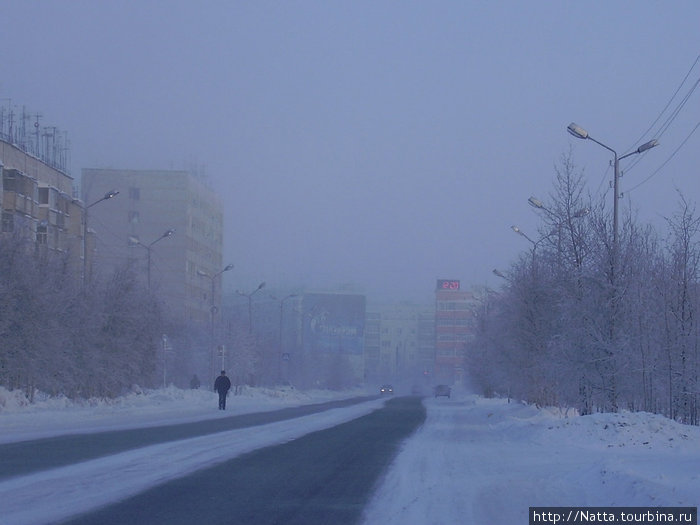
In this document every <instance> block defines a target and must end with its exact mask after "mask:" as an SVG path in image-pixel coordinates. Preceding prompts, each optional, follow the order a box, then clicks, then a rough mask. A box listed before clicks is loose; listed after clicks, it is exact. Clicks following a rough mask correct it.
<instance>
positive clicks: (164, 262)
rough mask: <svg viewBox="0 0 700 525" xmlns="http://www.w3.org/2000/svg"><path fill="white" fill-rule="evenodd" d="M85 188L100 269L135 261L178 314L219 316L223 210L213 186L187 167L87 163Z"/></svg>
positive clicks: (206, 318) (190, 317)
mask: <svg viewBox="0 0 700 525" xmlns="http://www.w3.org/2000/svg"><path fill="white" fill-rule="evenodd" d="M81 190H82V191H81V192H82V197H83V201H84V202H85V203H86V208H87V210H88V214H87V221H86V222H87V228H88V230H91V231H94V232H95V247H94V250H95V251H94V259H95V268H96V269H97V268H99V271H100V272H101V273H105V274H107V275H108V274H109V273H110V272H113V271H114V270H116V269H118V268H120V267H124V266H131V267H132V268H135V269H136V270H137V272H138V273H139V274H140V275H141V276H142V277H143V279H144V281H145V282H146V283H147V285H148V286H149V287H151V288H152V289H154V290H155V291H157V293H158V294H159V295H160V296H161V297H163V298H164V299H165V302H166V304H167V305H168V307H169V308H170V310H171V312H170V313H171V314H173V315H174V316H176V317H177V318H180V319H183V320H186V321H194V322H202V323H208V322H213V319H212V316H215V315H220V312H221V275H222V272H223V270H224V268H223V267H222V248H223V212H222V207H221V203H220V201H219V199H218V197H217V196H216V194H215V193H214V192H213V191H212V190H211V189H209V188H207V187H206V186H205V185H204V184H203V183H202V182H201V181H200V180H199V179H197V178H196V177H195V176H193V175H192V174H190V173H189V172H187V171H170V170H168V171H164V170H120V169H83V171H82V187H81ZM110 192H118V195H117V196H115V197H114V198H110V199H109V200H105V199H104V196H105V195H107V194H108V193H110ZM102 201H104V202H102Z"/></svg>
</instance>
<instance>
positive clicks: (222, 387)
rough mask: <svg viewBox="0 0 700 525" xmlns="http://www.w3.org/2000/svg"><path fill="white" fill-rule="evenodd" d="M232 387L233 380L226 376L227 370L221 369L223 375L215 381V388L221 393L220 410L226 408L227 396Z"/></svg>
mask: <svg viewBox="0 0 700 525" xmlns="http://www.w3.org/2000/svg"><path fill="white" fill-rule="evenodd" d="M230 389H231V380H230V379H229V378H228V377H226V370H222V371H221V375H220V376H219V377H217V378H216V381H214V390H216V391H217V392H218V393H219V410H226V396H227V395H228V391H229V390H230Z"/></svg>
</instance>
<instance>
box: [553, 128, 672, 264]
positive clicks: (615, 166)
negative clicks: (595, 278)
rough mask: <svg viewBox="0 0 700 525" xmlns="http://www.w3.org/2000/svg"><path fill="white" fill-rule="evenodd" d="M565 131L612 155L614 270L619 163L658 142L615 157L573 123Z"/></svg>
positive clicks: (656, 143) (655, 141) (618, 196)
mask: <svg viewBox="0 0 700 525" xmlns="http://www.w3.org/2000/svg"><path fill="white" fill-rule="evenodd" d="M566 130H567V131H568V132H569V133H570V134H571V135H573V136H574V137H576V138H577V139H583V140H585V139H588V140H592V141H593V142H595V143H596V144H598V145H599V146H602V147H604V148H605V149H606V150H608V151H610V152H611V153H612V154H613V171H614V175H613V194H614V195H613V199H614V201H613V268H614V261H615V257H617V248H618V246H617V245H618V240H617V230H618V215H619V212H618V201H619V200H620V161H621V160H622V159H625V158H627V157H630V156H632V155H637V154H639V153H644V152H645V151H647V150H650V149H651V148H653V147H654V146H658V144H659V141H658V140H656V139H653V140H650V141H649V142H645V143H644V144H642V145H641V146H639V147H638V148H637V149H636V150H634V151H631V152H629V153H626V154H624V155H623V156H622V157H618V156H617V152H616V151H615V150H614V149H612V148H611V147H610V146H606V145H605V144H603V143H602V142H599V141H597V140H596V139H594V138H593V137H591V136H590V135H589V134H588V132H587V131H586V130H585V129H583V128H582V127H581V126H579V125H578V124H576V123H575V122H572V123H571V124H569V125H568V126H567V128H566Z"/></svg>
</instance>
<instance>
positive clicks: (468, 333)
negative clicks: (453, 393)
mask: <svg viewBox="0 0 700 525" xmlns="http://www.w3.org/2000/svg"><path fill="white" fill-rule="evenodd" d="M474 305H475V299H474V296H473V294H472V293H471V292H468V291H463V290H461V284H460V281H459V280H457V279H438V281H437V286H436V289H435V381H436V382H437V383H447V384H456V383H461V382H463V381H464V375H465V367H466V359H467V354H466V351H467V343H468V342H469V340H470V339H471V338H472V337H473V334H474Z"/></svg>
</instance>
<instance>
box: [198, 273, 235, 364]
mask: <svg viewBox="0 0 700 525" xmlns="http://www.w3.org/2000/svg"><path fill="white" fill-rule="evenodd" d="M230 270H233V264H227V265H226V266H225V267H224V268H223V269H222V270H220V271H218V272H216V273H215V274H214V275H209V274H208V273H207V272H205V271H204V270H197V275H199V276H200V277H206V278H207V279H209V280H211V295H210V297H209V346H210V349H211V350H210V352H209V374H210V376H211V375H215V372H214V352H215V348H214V315H215V314H216V302H215V299H214V292H215V289H214V286H215V283H216V278H217V277H218V276H219V275H221V274H223V273H224V272H228V271H230ZM222 362H223V355H222ZM221 368H223V366H222V367H221Z"/></svg>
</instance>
